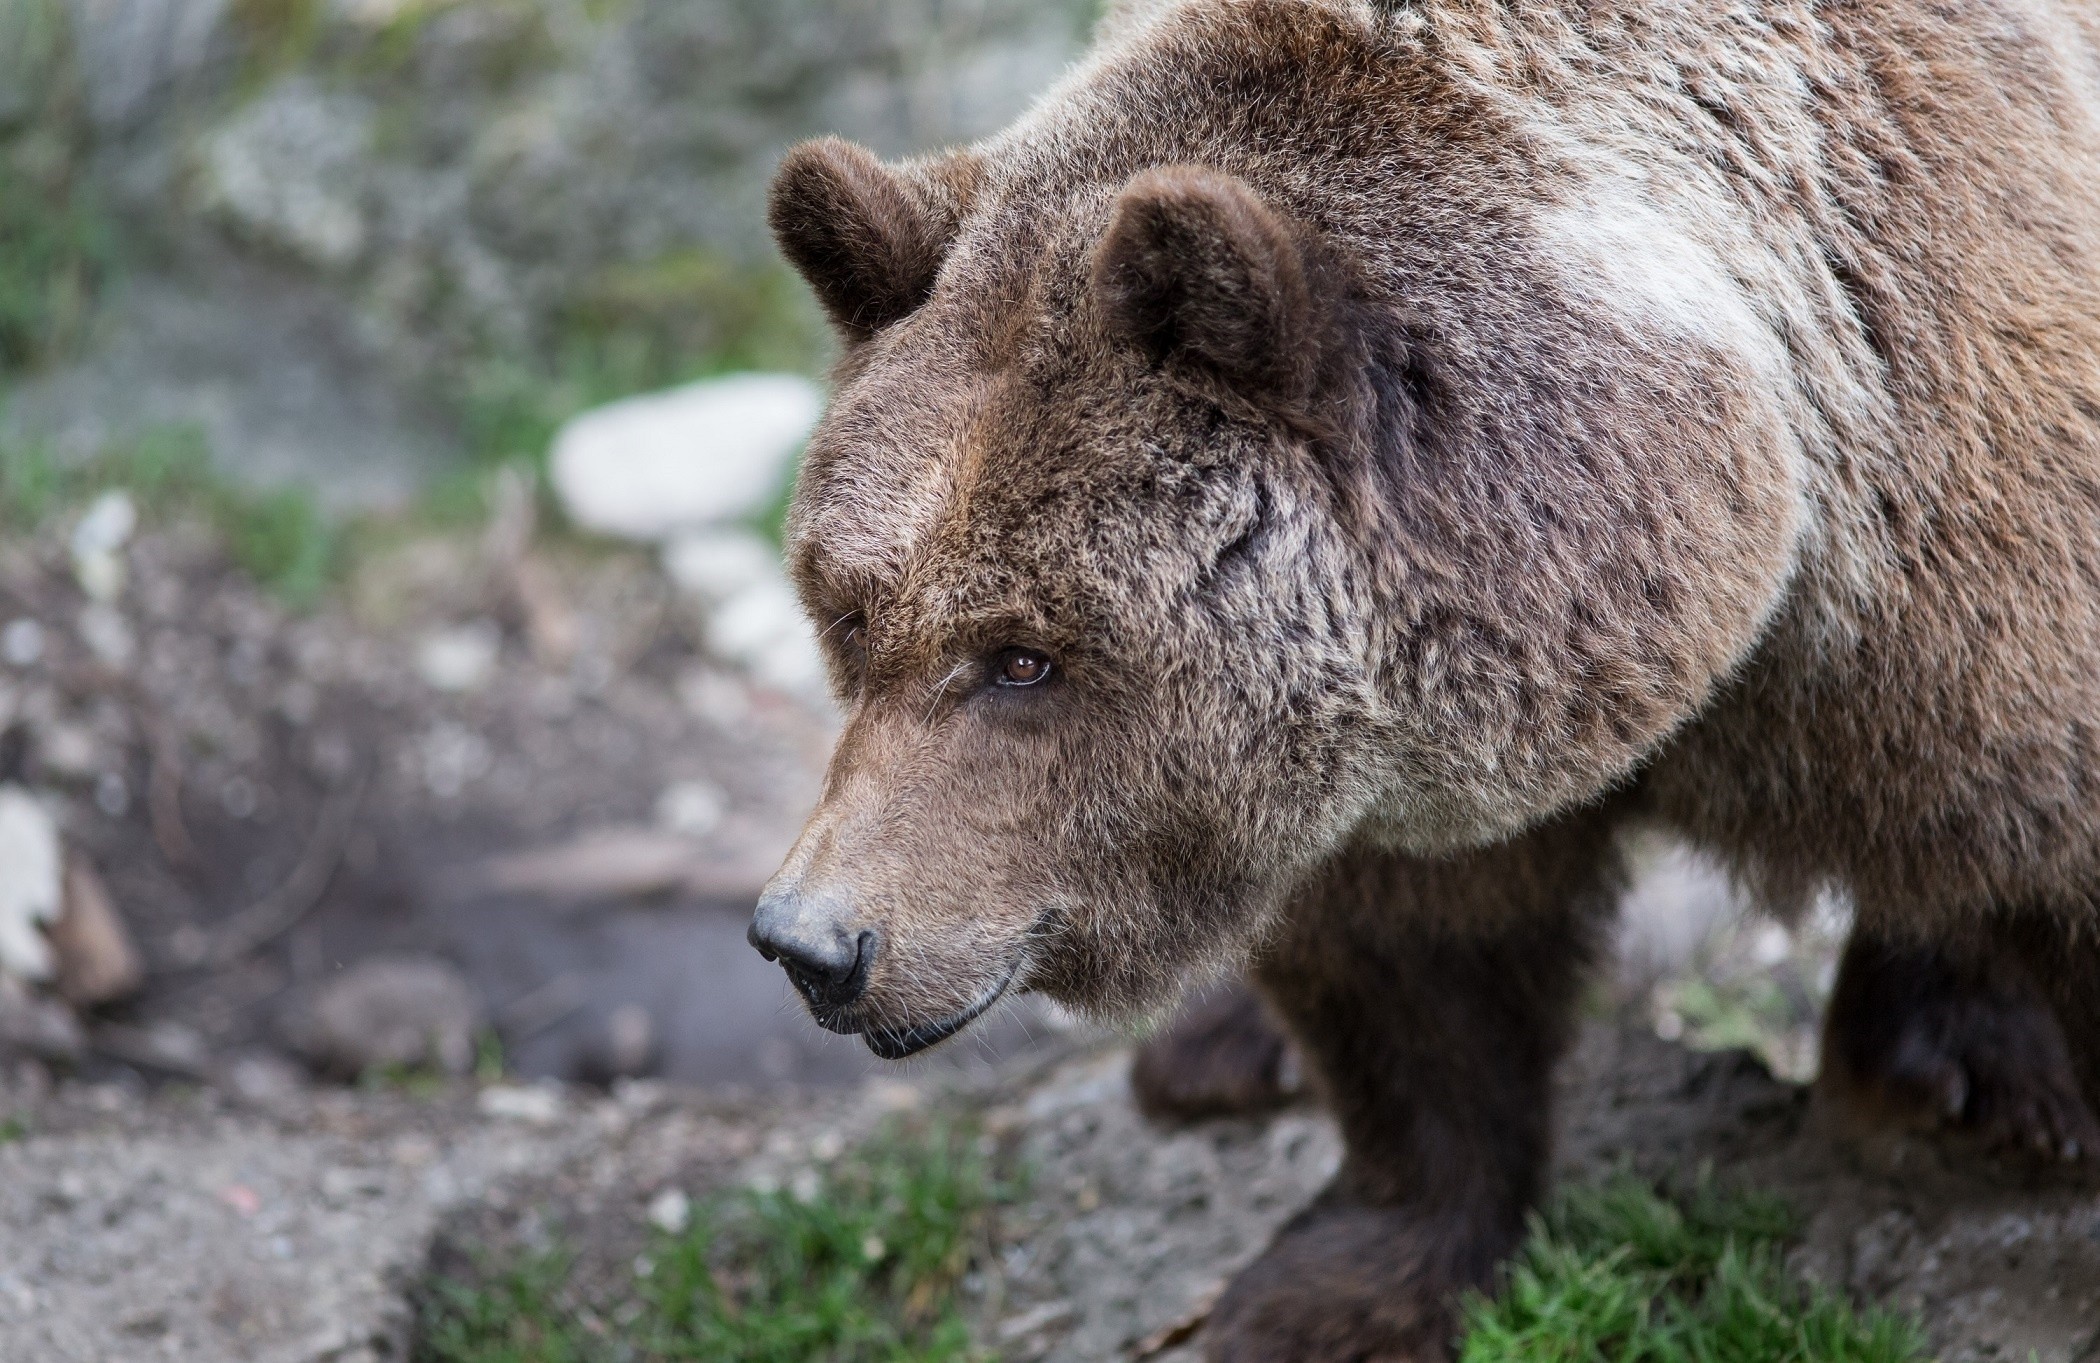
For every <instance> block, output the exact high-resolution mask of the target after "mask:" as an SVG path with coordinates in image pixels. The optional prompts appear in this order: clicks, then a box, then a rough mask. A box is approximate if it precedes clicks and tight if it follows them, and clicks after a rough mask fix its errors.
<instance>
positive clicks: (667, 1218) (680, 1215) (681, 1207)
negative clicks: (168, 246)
mask: <svg viewBox="0 0 2100 1363" xmlns="http://www.w3.org/2000/svg"><path fill="white" fill-rule="evenodd" d="M692 1222H693V1199H691V1198H690V1197H687V1196H686V1193H685V1189H683V1188H666V1189H664V1190H663V1191H662V1192H660V1193H658V1194H657V1195H656V1196H655V1197H652V1198H650V1199H649V1224H650V1225H652V1226H654V1227H656V1228H657V1229H658V1230H660V1231H664V1232H666V1233H668V1234H671V1235H678V1234H681V1233H682V1232H683V1231H684V1230H685V1228H686V1227H687V1226H689V1225H691V1224H692Z"/></svg>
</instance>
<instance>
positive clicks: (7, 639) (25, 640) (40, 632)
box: [0, 615, 44, 667]
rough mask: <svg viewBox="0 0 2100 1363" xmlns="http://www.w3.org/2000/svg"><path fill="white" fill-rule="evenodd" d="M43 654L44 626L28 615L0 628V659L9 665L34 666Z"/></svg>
mask: <svg viewBox="0 0 2100 1363" xmlns="http://www.w3.org/2000/svg"><path fill="white" fill-rule="evenodd" d="M43 656H44V627H43V626H42V625H40V624H38V623H37V622H36V621H34V620H32V619H30V618H29V617H28V616H26V615H25V616H23V617H22V618H21V619H19V620H10V621H8V622H7V628H5V629H0V659H4V660H5V661H6V662H7V664H8V666H10V667H34V666H36V664H37V663H38V662H39V661H41V660H42V658H43Z"/></svg>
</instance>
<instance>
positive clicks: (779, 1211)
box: [416, 1125, 1004, 1363]
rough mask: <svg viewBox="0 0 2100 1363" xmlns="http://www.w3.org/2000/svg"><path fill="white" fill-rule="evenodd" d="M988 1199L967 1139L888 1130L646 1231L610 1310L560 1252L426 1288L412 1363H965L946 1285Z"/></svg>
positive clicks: (977, 1231)
mask: <svg viewBox="0 0 2100 1363" xmlns="http://www.w3.org/2000/svg"><path fill="white" fill-rule="evenodd" d="M1003 1195H1004V1194H1003V1191H1002V1189H1001V1187H1000V1185H999V1184H998V1182H997V1180H996V1179H995V1178H994V1176H993V1174H992V1172H991V1169H990V1167H989V1165H988V1163H987V1161H986V1159H985V1157H984V1156H983V1154H982V1153H981V1152H980V1151H979V1148H978V1144H977V1139H976V1137H975V1135H974V1133H973V1132H972V1131H971V1130H970V1129H969V1128H968V1127H966V1126H961V1125H953V1126H950V1125H935V1126H931V1127H928V1128H925V1129H922V1130H920V1131H918V1132H916V1133H910V1134H907V1133H904V1132H902V1131H893V1132H891V1133H889V1134H887V1135H886V1136H884V1137H882V1138H881V1139H879V1140H877V1141H876V1142H874V1143H872V1144H871V1145H870V1146H868V1147H867V1148H865V1149H862V1150H859V1151H855V1152H852V1153H850V1154H848V1155H847V1156H845V1157H844V1158H842V1159H841V1160H839V1161H838V1162H837V1163H835V1164H833V1165H832V1166H831V1167H830V1168H829V1169H827V1170H825V1171H824V1172H822V1173H821V1174H820V1175H818V1176H817V1177H816V1178H815V1182H814V1186H805V1187H803V1188H801V1189H799V1190H797V1189H787V1190H779V1191H769V1192H757V1191H746V1192H742V1193H737V1194H733V1195H727V1196H723V1197H718V1198H715V1199H713V1200H711V1201H709V1202H706V1203H704V1204H702V1205H700V1206H697V1207H695V1208H694V1213H693V1219H692V1223H691V1225H690V1226H689V1227H688V1228H687V1229H686V1230H684V1231H683V1232H681V1233H679V1234H677V1235H669V1234H661V1235H659V1236H658V1238H657V1241H656V1243H655V1244H654V1245H653V1246H652V1248H651V1250H650V1251H649V1253H648V1254H647V1255H646V1256H645V1263H646V1266H647V1269H648V1271H647V1273H646V1274H640V1273H638V1274H637V1276H636V1278H635V1280H634V1284H633V1287H632V1289H631V1292H630V1293H629V1294H628V1295H627V1296H626V1298H625V1299H624V1300H622V1301H616V1302H611V1303H602V1302H601V1303H585V1302H581V1301H578V1300H576V1299H575V1298H574V1297H573V1295H572V1289H571V1286H570V1277H571V1269H572V1265H571V1263H570V1261H569V1260H568V1259H567V1258H566V1257H565V1256H563V1255H561V1254H559V1253H551V1254H542V1255H537V1256H527V1257H524V1258H521V1259H517V1260H514V1261H512V1262H510V1263H508V1264H505V1265H501V1266H490V1267H488V1268H486V1269H485V1270H484V1272H483V1273H482V1274H481V1275H480V1277H479V1281H477V1282H474V1283H462V1282H458V1281H446V1282H441V1283H439V1284H437V1285H436V1286H435V1287H434V1288H433V1289H432V1290H431V1292H430V1294H429V1297H428V1300H427V1302H426V1305H425V1309H424V1314H423V1322H422V1325H423V1328H422V1332H421V1343H420V1345H419V1348H418V1351H417V1353H416V1358H417V1359H418V1360H419V1363H572V1361H573V1363H600V1361H601V1360H604V1361H606V1363H610V1361H611V1360H615V1359H620V1360H628V1359H632V1360H646V1363H671V1360H681V1361H683V1360H707V1361H708V1363H811V1361H812V1360H823V1361H824V1363H966V1360H970V1359H973V1358H975V1357H976V1355H975V1354H973V1353H972V1351H971V1346H970V1340H969V1330H968V1326H967V1324H966V1323H965V1320H964V1317H963V1315H962V1312H961V1310H960V1306H959V1303H958V1301H957V1288H958V1286H959V1284H960V1282H961V1280H962V1276H963V1274H964V1273H965V1272H966V1271H967V1269H968V1268H969V1266H970V1263H971V1261H972V1259H973V1257H974V1256H975V1254H976V1253H977V1251H978V1249H979V1248H980V1246H981V1245H982V1244H983V1243H984V1236H985V1230H986V1225H987V1219H988V1217H989V1215H990V1213H991V1210H992V1208H993V1206H994V1204H995V1203H996V1202H997V1201H998V1200H999V1199H1000V1198H1001V1197H1002V1196H1003ZM608 1319H611V1320H619V1321H622V1322H623V1324H622V1325H620V1326H619V1327H617V1328H615V1327H611V1326H608V1325H607V1324H606V1323H605V1322H606V1321H607V1320H608Z"/></svg>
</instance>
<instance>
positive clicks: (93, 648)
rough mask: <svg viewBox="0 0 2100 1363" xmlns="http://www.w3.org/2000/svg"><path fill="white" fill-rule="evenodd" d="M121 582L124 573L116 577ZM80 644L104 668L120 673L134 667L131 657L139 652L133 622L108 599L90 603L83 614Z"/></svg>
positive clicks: (83, 610)
mask: <svg viewBox="0 0 2100 1363" xmlns="http://www.w3.org/2000/svg"><path fill="white" fill-rule="evenodd" d="M117 577H118V580H119V581H121V580H122V577H123V574H122V572H121V571H119V573H118V574H117ZM79 629H80V641H81V642H82V643H84V644H86V645H87V646H88V652H90V653H92V654H94V655H95V659H96V661H98V662H100V663H101V664H102V665H103V666H105V667H111V668H115V669H117V670H118V671H122V670H123V669H125V668H127V667H129V666H131V657H132V654H133V653H135V652H137V650H138V638H137V636H136V635H134V634H133V633H132V630H131V622H130V621H128V620H126V619H125V618H124V613H123V612H122V611H120V610H118V609H117V608H116V607H115V606H112V605H110V604H109V602H108V601H107V600H97V601H90V602H88V603H87V605H86V606H84V607H82V608H81V611H80V623H79Z"/></svg>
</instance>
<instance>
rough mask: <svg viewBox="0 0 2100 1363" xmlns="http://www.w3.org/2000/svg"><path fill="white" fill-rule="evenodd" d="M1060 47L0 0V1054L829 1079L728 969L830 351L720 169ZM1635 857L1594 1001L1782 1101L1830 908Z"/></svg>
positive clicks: (765, 803) (797, 639)
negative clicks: (1749, 896)
mask: <svg viewBox="0 0 2100 1363" xmlns="http://www.w3.org/2000/svg"><path fill="white" fill-rule="evenodd" d="M1094 9H1095V4H1094V0H0V1046H4V1047H6V1048H7V1049H8V1051H9V1052H10V1053H11V1054H15V1055H17V1056H25V1055H26V1056H28V1057H31V1058H32V1059H33V1061H34V1063H36V1064H43V1065H56V1066H59V1067H61V1068H62V1069H64V1070H66V1071H69V1072H76V1073H86V1074H88V1075H91V1076H93V1075H104V1076H114V1077H116V1078H120V1079H123V1080H125V1081H126V1082H141V1081H147V1080H154V1079H168V1078H174V1079H180V1080H190V1081H208V1082H210V1083H212V1084H214V1085H217V1086H222V1087H224V1086H230V1087H232V1088H234V1089H238V1090H240V1091H243V1092H247V1093H251V1094H267V1093H269V1092H272V1091H275V1090H279V1089H284V1088H287V1087H293V1086H297V1085H301V1084H304V1083H307V1082H309V1081H310V1080H311V1079H313V1078H315V1077H325V1078H335V1079H356V1078H359V1077H362V1078H364V1079H366V1080H373V1079H374V1078H375V1077H376V1078H377V1079H379V1080H385V1079H386V1078H388V1077H390V1076H391V1077H394V1078H400V1077H402V1076H412V1075H414V1074H417V1073H424V1072H428V1071H431V1070H439V1071H447V1072H453V1073H460V1072H466V1071H479V1072H482V1073H484V1074H488V1073H501V1072H510V1073H515V1074H519V1075H523V1076H529V1077H558V1078H564V1079H576V1080H585V1081H598V1082H603V1081H607V1080H611V1079H615V1078H618V1077H621V1076H638V1075H662V1076H665V1077H669V1078H674V1079H680V1080H688V1081H704V1082H709V1083H714V1084H746V1085H779V1084H783V1083H790V1082H810V1081H815V1082H833V1081H842V1080H846V1079H851V1078H854V1077H857V1076H860V1075H862V1074H864V1073H866V1072H868V1071H869V1069H870V1068H871V1062H869V1061H868V1059H867V1058H866V1056H865V1054H864V1052H863V1051H862V1050H861V1048H860V1046H859V1044H858V1043H857V1042H855V1041H851V1040H846V1039H840V1038H836V1037H828V1036H825V1035H823V1034H821V1033H819V1032H817V1031H816V1030H815V1029H814V1028H813V1027H812V1026H811V1025H810V1024H809V1023H808V1022H807V1021H806V1019H805V1018H804V1016H803V1014H802V1011H801V1009H800V1008H799V1007H798V1006H795V1005H794V1004H793V1002H792V1001H791V999H790V997H789V995H788V992H787V990H786V988H785V985H784V983H783V981H782V980H781V978H780V976H779V974H778V972H777V971H776V970H775V969H773V968H772V967H770V966H768V965H766V964H765V963H764V962H763V961H762V960H761V959H760V958H759V957H758V956H757V955H756V954H755V953H753V952H751V951H750V950H749V949H748V948H747V947H746V946H745V944H744V940H743V933H744V927H745V924H746V921H747V918H748V914H749V909H750V905H751V903H752V901H753V899H754V898H755V895H756V893H757V889H758V887H759V885H760V884H761V883H762V882H763V881H764V879H765V878H766V876H767V875H769V874H770V873H771V871H772V870H773V868H774V867H775V866H776V865H777V863H778V859H779V857H780V855H781V853H782V852H783V851H784V850H785V848H786V847H787V845H788V844H789V843H790V842H791V841H792V839H793V837H794V834H795V832H796V830H797V827H798V825H799V822H800V819H801V816H802V814H803V812H804V811H805V810H806V808H807V806H808V804H809V803H810V802H811V800H812V799H813V797H814V792H815V786H816V782H817V780H818V778H819V776H820V774H821V771H822V763H823V759H824V756H825V753H826V750H827V748H828V745H829V742H830V739H831V735H832V732H833V726H834V724H835V716H834V715H833V713H832V711H831V709H830V708H829V705H828V703H827V702H826V700H825V698H824V696H823V692H822V685H821V677H820V675H819V667H818V664H817V659H816V655H815V652H814V649H813V647H812V645H811V642H810V639H809V635H808V631H807V628H806V627H805V625H804V624H803V622H802V620H801V617H800V615H799V612H798V611H797V610H796V608H795V605H794V602H793V600H792V598H791V596H790V594H789V592H788V590H787V587H786V585H785V583H784V581H783V580H782V578H781V574H780V570H779V567H778V539H777V536H778V526H779V519H780V515H781V511H782V507H783V505H784V502H785V498H786V495H787V491H788V488H789V485H790V482H791V480H792V475H793V468H794V463H795V459H796V457H797V454H798V452H799V449H800V446H801V444H802V442H803V439H804V437H805V436H806V434H807V431H808V429H809V426H810V424H811V423H812V422H813V421H814V420H815V418H816V415H817V413H818V411H819V409H820V406H821V402H822V389H821V375H822V374H823V372H824V369H825V366H826V364H827V362H828V359H829V352H828V344H829V343H828V340H827V338H826V336H825V335H824V332H823V329H822V327H821V325H820V319H819V318H818V316H817V314H816V310H815V308H814V306H813V305H812V303H811V301H810V299H809V298H808V296H807V294H806V293H805V291H804V290H803V288H802V287H801V285H800V284H799V283H798V282H797V281H796V280H795V279H794V278H792V276H791V275H789V274H788V272H787V271H786V270H785V268H784V267H783V266H782V264H781V263H780V262H779V260H778V258H777V257H776V256H775V255H774V253H773V252H772V250H771V248H770V245H769V243H768V241H767V239H766V236H765V232H764V212H763V200H764V190H765V185H766V182H767V180H768V177H769V175H770V173H771V170H772V167H773V166H774V164H775V163H776V161H777V160H778V158H779V156H780V154H781V153H782V151H783V150H784V149H785V148H786V147H787V146H788V145H790V144H791V143H792V142H794V141H796V140H797V139H800V138H802V137H805V136H809V135H812V134H817V133H823V132H840V133H843V134H845V135H847V136H849V137H852V138H854V139H856V140H859V141H862V142H865V143H868V144H870V145H872V146H874V147H875V148H876V149H877V150H878V151H880V152H883V153H885V154H891V155H895V154H903V153H908V152H911V151H913V150H916V149H921V148H928V147H933V146H938V145H941V144H945V143H952V142H956V141H959V140H964V139H968V138H971V137H974V136H977V135H980V134H982V133H985V132H988V131H990V130H992V129H995V128H997V127H998V126H1000V125H1002V124H1003V123H1005V122H1007V121H1008V120H1009V119H1011V118H1012V117H1013V116H1014V115H1015V114H1017V113H1018V112H1020V111H1021V110H1022V109H1023V108H1024V107H1025V105H1026V103H1027V102H1028V100H1029V99H1030V98H1032V97H1033V96H1034V95H1035V94H1036V93H1037V92H1038V91H1040V90H1041V89H1042V88H1043V87H1044V86H1046V85H1047V84H1048V83H1049V82H1050V81H1051V80H1053V79H1054V78H1055V76H1056V74H1057V73H1058V72H1059V71H1060V70H1061V69H1062V68H1063V67H1064V66H1065V65H1066V64H1067V63H1069V62H1070V61H1071V60H1072V59H1073V58H1074V57H1075V56H1076V55H1077V54H1078V52H1079V51H1080V50H1081V48H1082V46H1083V43H1084V41H1085V37H1086V33H1087V29H1088V27H1089V25H1090V23H1091V22H1092V18H1093V12H1094ZM1636 852H1637V857H1638V860H1639V861H1640V863H1641V865H1642V866H1643V867H1644V868H1645V872H1646V874H1645V876H1644V879H1643V881H1642V885H1641V888H1640V889H1639V890H1637V892H1636V894H1635V896H1634V900H1633V903H1632V906H1631V911H1630V913H1629V915H1628V921H1629V924H1630V925H1631V927H1630V929H1629V931H1630V933H1631V934H1632V935H1631V936H1630V938H1629V946H1628V951H1627V959H1628V961H1629V962H1630V963H1631V964H1632V965H1633V970H1632V972H1631V977H1632V978H1633V979H1634V980H1635V984H1634V985H1633V986H1632V994H1633V996H1637V998H1636V1003H1637V1006H1639V1007H1641V1008H1645V1009H1647V1010H1648V1011H1649V1012H1650V1013H1651V1014H1652V1018H1653V1021H1654V1024H1655V1026H1656V1028H1657V1030H1658V1031H1660V1032H1662V1033H1663V1034H1664V1035H1666V1036H1670V1037H1673V1038H1674V1037H1677V1036H1685V1037H1689V1038H1690V1039H1692V1040H1694V1041H1704V1042H1707V1043H1709V1044H1714V1045H1725V1044H1748V1045H1753V1046H1756V1047H1758V1048H1759V1049H1761V1050H1762V1051H1763V1052H1764V1053H1765V1055H1766V1056H1767V1058H1768V1060H1770V1061H1771V1062H1772V1063H1773V1064H1774V1065H1775V1066H1776V1067H1777V1068H1779V1069H1780V1071H1781V1072H1782V1073H1787V1074H1792V1075H1796V1076H1800V1075H1805V1074H1806V1073H1807V1072H1809V1071H1810V1070H1812V1069H1813V1063H1814V1057H1813V1046H1812V1043H1811V1041H1810V1032H1809V1028H1810V1026H1811V1024H1812V1021H1813V1017H1814V1013H1815V1010H1816V1007H1817V1005H1818V1003H1819V1000H1820V997H1821V995H1822V992H1823V991H1824V990H1826V989H1827V987H1828V978H1829V955H1830V948H1831V944H1832V942H1833V941H1834V940H1835V933H1836V932H1837V931H1838V930H1839V927H1840V926H1841V921H1840V919H1839V917H1838V916H1836V915H1834V914H1830V913H1824V914H1822V915H1821V916H1812V917H1811V920H1810V921H1809V922H1808V923H1806V924H1805V925H1804V927H1803V928H1802V929H1801V930H1799V931H1790V930H1788V929H1785V928H1780V927H1777V926H1771V925H1765V926H1753V927H1750V928H1747V929H1740V930H1739V929H1737V928H1736V927H1734V926H1733V924H1734V919H1733V917H1732V913H1733V909H1734V901H1733V899H1732V897H1731V895H1730V892H1729V890H1728V888H1727V886H1726V884H1725V883H1724V882H1723V880H1722V879H1721V877H1720V876H1719V875H1718V874H1717V873H1716V872H1715V871H1714V870H1713V869H1712V868H1710V867H1706V866H1704V865H1702V864H1700V863H1699V862H1698V861H1697V860H1696V859H1694V858H1691V857H1689V856H1687V855H1686V854H1685V853H1683V852H1682V851H1681V850H1678V849H1674V848H1672V847H1670V846H1668V845H1667V844H1664V843H1652V844H1651V843H1645V842H1644V843H1642V844H1641V845H1640V846H1639V847H1638V848H1637V849H1636ZM1066 1025H1067V1024H1066V1023H1065V1022H1064V1021H1063V1020H1062V1019H1060V1018H1059V1017H1057V1016H1056V1015H1055V1014H1054V1013H1053V1012H1051V1011H1050V1010H1047V1009H1044V1008H1040V1007H1034V1006H1031V1005H1028V1004H1027V1003H1026V1002H1025V1001H1024V1003H1023V1004H1022V1005H1021V1006H1018V1007H1016V1008H1014V1009H1012V1010H1010V1011H1008V1012H1007V1013H1006V1014H1005V1015H1004V1016H1003V1018H1002V1019H1000V1020H999V1021H997V1022H996V1023H995V1024H994V1025H991V1026H981V1027H979V1028H977V1029H973V1031H972V1032H971V1033H970V1034H969V1036H968V1038H967V1039H966V1040H965V1041H964V1042H963V1043H961V1044H959V1045H957V1046H955V1047H951V1048H947V1049H946V1051H944V1052H943V1053H941V1054H939V1055H937V1056H936V1057H934V1058H932V1059H929V1060H928V1061H926V1062H923V1063H925V1064H929V1065H937V1066H965V1067H968V1066H981V1065H985V1064H988V1063H990V1062H992V1061H994V1060H996V1059H998V1058H1000V1057H1005V1056H1011V1055H1014V1054H1018V1053H1025V1052H1027V1051H1029V1050H1030V1048H1032V1047H1038V1046H1040V1045H1042V1044H1043V1043H1044V1042H1045V1041H1046V1040H1047V1039H1049V1038H1051V1037H1054V1035H1055V1034H1056V1033H1057V1032H1058V1031H1060V1030H1061V1029H1063V1028H1064V1027H1065V1026H1066Z"/></svg>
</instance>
